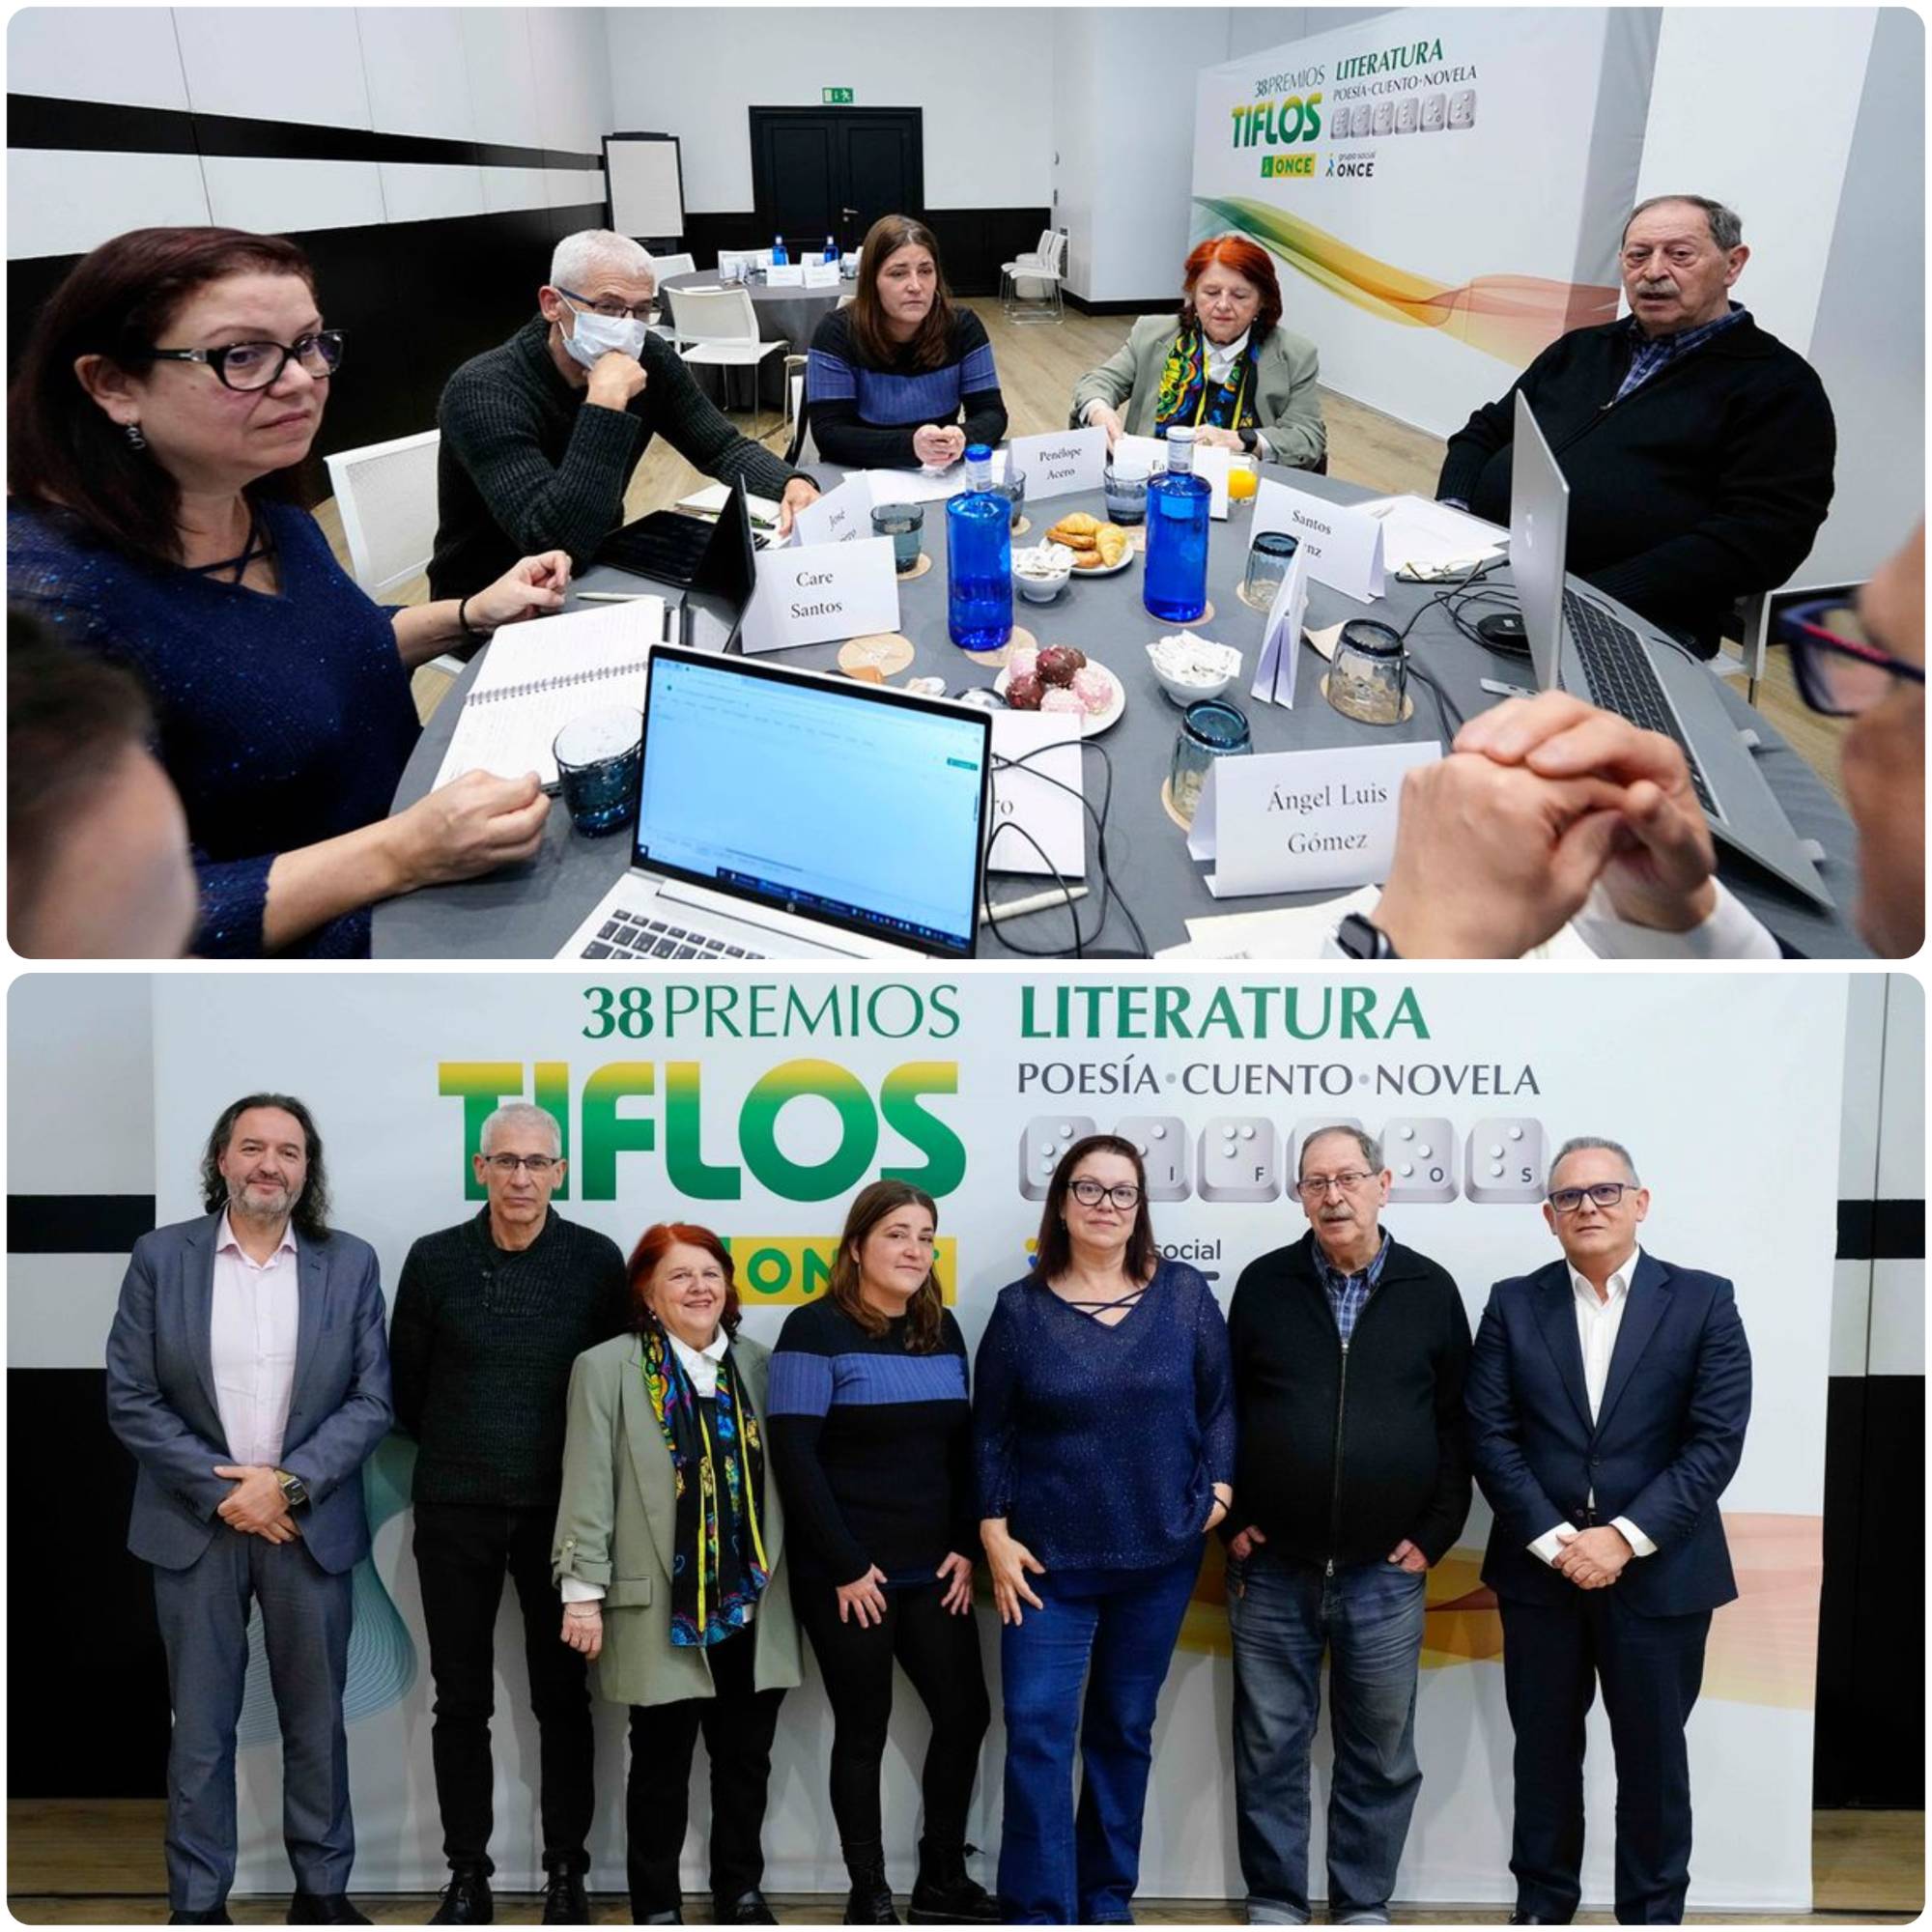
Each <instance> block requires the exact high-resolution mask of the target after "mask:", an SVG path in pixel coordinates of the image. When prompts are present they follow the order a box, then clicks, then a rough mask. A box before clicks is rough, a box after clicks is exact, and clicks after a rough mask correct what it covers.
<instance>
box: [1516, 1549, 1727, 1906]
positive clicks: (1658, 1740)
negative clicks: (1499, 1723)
mask: <svg viewBox="0 0 1932 1932" xmlns="http://www.w3.org/2000/svg"><path fill="white" fill-rule="evenodd" d="M1637 1560H1638V1561H1641V1560H1642V1559H1641V1558H1639V1559H1637ZM1499 1603H1500V1606H1501V1610H1502V1620H1503V1690H1504V1695H1505V1696H1506V1697H1507V1699H1508V1702H1509V1714H1510V1722H1511V1723H1512V1724H1513V1725H1514V1726H1515V1727H1516V1829H1515V1833H1514V1837H1513V1841H1512V1845H1511V1852H1510V1870H1511V1871H1513V1872H1514V1873H1515V1874H1516V1885H1517V1894H1516V1895H1517V1909H1518V1910H1519V1911H1520V1912H1525V1913H1534V1914H1535V1915H1536V1916H1537V1917H1538V1918H1543V1919H1547V1920H1548V1921H1550V1922H1552V1923H1555V1924H1567V1923H1568V1922H1569V1920H1570V1918H1571V1917H1572V1915H1573V1914H1574V1913H1575V1912H1576V1910H1577V1901H1578V1900H1579V1899H1580V1897H1581V1896H1582V1888H1581V1884H1580V1881H1579V1873H1580V1870H1581V1867H1582V1862H1583V1740H1584V1731H1583V1719H1584V1718H1585V1716H1586V1715H1587V1714H1588V1712H1589V1709H1590V1704H1591V1701H1592V1699H1593V1698H1594V1696H1595V1694H1596V1687H1597V1684H1598V1683H1599V1682H1601V1683H1602V1685H1603V1688H1604V1711H1605V1715H1606V1716H1607V1717H1608V1719H1609V1720H1610V1747H1611V1749H1612V1750H1613V1751H1614V1752H1615V1754H1616V1765H1617V1844H1616V1910H1617V1922H1618V1923H1619V1924H1622V1925H1675V1924H1678V1923H1681V1922H1682V1920H1683V1918H1684V1894H1685V1890H1686V1889H1687V1888H1688V1886H1689V1885H1690V1758H1689V1755H1688V1753H1687V1752H1686V1750H1685V1746H1684V1725H1685V1721H1686V1719H1688V1718H1689V1717H1690V1707H1691V1706H1692V1705H1693V1704H1694V1703H1696V1701H1697V1691H1698V1689H1699V1687H1700V1686H1701V1685H1702V1683H1703V1679H1704V1640H1705V1638H1706V1637H1707V1636H1708V1635H1709V1634H1710V1631H1711V1613H1710V1611H1709V1610H1699V1611H1695V1612H1693V1613H1692V1614H1690V1615H1689V1616H1679V1617H1644V1616H1638V1615H1637V1613H1636V1612H1635V1611H1634V1610H1633V1609H1631V1608H1630V1607H1629V1605H1627V1604H1626V1603H1625V1602H1624V1600H1623V1599H1622V1598H1621V1597H1620V1596H1619V1595H1618V1594H1617V1586H1616V1585H1615V1584H1614V1583H1612V1584H1611V1585H1609V1587H1608V1588H1607V1589H1603V1590H1577V1591H1574V1592H1573V1593H1572V1594H1571V1596H1570V1597H1569V1598H1568V1599H1566V1600H1565V1601H1564V1602H1562V1603H1560V1604H1550V1605H1545V1604H1528V1603H1521V1602H1518V1601H1513V1600H1512V1599H1510V1598H1508V1597H1504V1598H1501V1599H1500V1600H1499Z"/></svg>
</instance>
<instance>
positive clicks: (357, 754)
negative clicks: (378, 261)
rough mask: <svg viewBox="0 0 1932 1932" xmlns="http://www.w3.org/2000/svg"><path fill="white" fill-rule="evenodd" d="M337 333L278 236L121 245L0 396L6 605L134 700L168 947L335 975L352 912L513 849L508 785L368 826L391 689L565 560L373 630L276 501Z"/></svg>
mask: <svg viewBox="0 0 1932 1932" xmlns="http://www.w3.org/2000/svg"><path fill="white" fill-rule="evenodd" d="M341 359H342V337H341V335H340V334H339V333H338V332H337V331H335V330H332V329H329V328H327V327H325V326H324V323H323V318H322V314H321V306H320V300H319V298H318V296H317V293H316V287H315V277H314V273H313V270H311V269H310V267H309V264H308V260H307V258H306V257H305V256H304V255H303V254H302V253H301V251H300V250H299V249H298V248H297V247H296V246H295V245H294V243H292V242H290V241H283V240H281V239H279V238H277V237H273V236H261V235H244V234H241V233H239V232H238V231H236V230H233V229H224V228H143V229H137V230H135V231H133V232H132V233H131V234H128V235H123V236H120V237H118V238H117V239H116V240H114V241H108V242H104V243H103V244H102V245H101V246H100V247H99V248H97V249H95V250H94V252H93V253H92V254H91V255H88V256H86V257H85V258H84V259H83V260H82V261H81V262H80V263H79V264H78V265H77V266H76V267H75V268H74V270H73V271H72V272H71V274H70V275H69V276H68V278H67V279H66V281H65V282H63V283H62V284H61V286H60V288H59V289H58V290H57V291H56V292H55V294H54V296H53V298H52V299H51V300H50V301H49V302H48V303H47V305H46V306H45V307H44V308H43V310H42V311H41V313H40V316H39V318H38V320H37V322H36V324H35V327H34V330H33V334H32V336H31V337H30V339H29V341H28V344H27V348H26V351H25V354H24V355H23V357H22V360H21V365H20V370H19V374H18V376H17V377H16V379H15V381H14V387H13V391H12V393H11V395H10V398H9V404H8V458H7V463H8V476H7V482H8V490H9V493H10V496H11V498H12V500H11V501H10V503H9V505H8V513H7V595H8V598H9V600H10V601H11V602H13V603H15V604H23V605H26V606H28V607H30V608H32V609H33V610H35V611H38V612H39V613H40V614H41V615H42V616H43V618H45V619H46V620H47V621H48V622H49V623H50V624H51V625H52V626H53V628H54V631H55V634H56V635H57V636H59V637H62V638H65V639H68V640H69V641H70V642H72V643H75V644H78V645H81V646H84V647H87V648H91V649H94V650H97V651H99V652H101V653H103V654H105V655H108V656H112V657H115V658H118V659H119V660H121V661H122V662H123V663H125V664H127V665H128V666H129V667H130V668H132V669H134V670H135V671H136V672H138V673H139V674H140V676H141V677H142V678H143V679H144V680H145V682H146V684H147V686H148V689H149V691H150V693H151V694H152V696H153V698H154V701H155V709H156V717H157V721H158V732H159V743H158V747H157V749H158V752H159V755H160V758H161V762H162V763H163V764H164V765H165V766H166V768H167V772H168V776H169V777H170V778H171V779H172V780H173V781H174V783H175V787H176V789H177V790H178V791H179V792H180V793H181V796H182V802H183V804H184V806H185V808H186V811H187V818H188V830H189V835H190V837H191V838H192V840H193V843H194V849H195V861H196V869H197V873H198V876H199V881H200V887H201V920H200V925H199V929H198V931H197V934H196V938H195V950H196V951H197V952H203V953H212V954H230V955H241V956H248V955H254V954H260V953H264V952H303V953H307V954H310V955H312V956H320V957H345V956H351V955H355V954H360V953H366V952H368V950H369V910H368V909H369V907H370V905H371V904H372V903H373V902H374V901H375V900H377V899H381V898H386V897H389V896H391V895H394V894H397V893H403V892H409V891H412V890H413V889H414V888H415V887H417V886H422V885H429V884H433V883H436V882H438V881H441V880H447V879H458V878H468V877H470V876H473V875H474V874H476V873H478V872H484V871H488V870H490V869H492V868H493V867H497V866H499V865H503V864H505V863H507V862H509V861H512V860H517V859H523V858H526V857H528V856H529V855H530V854H531V853H532V852H534V851H535V850H536V848H537V846H538V844H539V843H540V841H541V839H542V836H543V819H544V813H545V810H546V809H547V802H546V801H545V799H544V797H543V795H542V793H541V792H540V791H539V790H538V788H537V784H536V780H535V776H534V774H530V775H526V776H525V777H522V778H518V779H514V780H505V779H497V778H491V777H487V776H484V775H482V774H472V775H471V776H469V777H468V778H465V779H462V780H460V781H457V782H456V783H455V784H451V785H445V786H443V787H441V788H440V790H438V791H435V792H432V793H431V794H430V795H429V796H428V797H427V798H425V799H423V800H422V801H421V802H420V803H419V804H417V805H414V806H412V807H411V808H410V809H409V810H407V811H404V812H401V813H399V814H397V816H396V817H394V818H389V817H388V816H387V812H388V809H389V802H390V800H391V798H392V797H393V796H394V794H395V788H396V782H397V781H398V779H399V778H400V777H401V776H402V771H403V767H404V765H405V763H406V762H407V761H408V759H409V755H410V753H411V750H412V748H413V746H414V744H415V740H416V734H417V729H418V726H417V722H416V715H415V707H414V704H413V702H412V698H411V696H410V672H411V670H412V668H414V667H415V666H417V665H420V664H424V663H426V662H427V661H428V660H429V659H431V658H432V657H434V656H436V655H437V653H438V652H440V651H441V650H443V649H445V648H446V647H447V646H448V645H449V644H450V643H451V642H453V641H455V640H456V639H461V638H466V637H472V636H474V635H475V634H477V633H480V632H484V631H489V630H493V629H495V628H496V627H497V626H498V625H501V624H507V623H513V622H515V621H517V620H518V619H520V618H524V617H528V616H532V615H534V614H536V613H537V612H538V611H549V610H554V609H556V608H557V607H558V606H559V605H560V604H561V603H562V602H563V591H564V585H565V583H566V582H568V577H569V561H568V559H567V558H566V557H565V556H564V555H563V554H561V553H560V552H553V553H550V554H546V555H544V556H538V557H526V558H524V559H523V561H521V562H520V563H519V564H518V565H517V566H516V568H515V569H514V570H512V571H510V572H509V573H508V574H507V575H505V576H504V577H502V578H501V579H499V580H498V581H497V582H496V583H493V584H492V585H490V586H489V588H488V589H486V590H482V591H480V592H478V593H477V594H476V595H474V596H472V597H470V598H469V600H468V601H467V606H466V605H465V604H461V603H458V602H456V601H455V600H449V601H446V602H443V603H440V604H429V605H422V606H418V607H415V608H413V609H405V610H395V611H384V610H382V609H380V608H379V607H378V606H377V605H375V604H373V603H371V602H370V600H369V599H368V598H367V597H366V596H364V595H363V593H362V592H361V591H360V590H359V589H357V588H356V586H355V583H354V582H352V581H351V580H350V579H349V578H348V577H347V576H346V575H345V574H344V573H343V571H342V570H341V568H340V567H339V566H338V565H337V564H336V562H335V560H334V558H333V556H332V555H331V554H330V552H329V549H328V545H327V542H326V541H325V540H324V538H323V535H322V532H321V530H320V529H319V528H318V527H317V526H316V524H315V522H314V520H313V519H312V518H311V517H310V516H309V515H308V514H307V513H306V512H305V511H303V510H302V509H301V508H300V507H299V506H298V504H297V503H296V501H295V500H294V484H295V480H296V469H297V466H298V465H299V464H300V463H301V462H302V461H303V459H304V458H305V457H306V456H307V455H308V453H309V449H310V446H311V445H312V444H313V442H314V441H315V438H316V433H317V431H318V429H319V428H320V426H321V422H322V412H323V406H324V404H325V402H326V401H327V396H328V388H329V382H330V379H331V378H332V377H333V375H334V373H335V371H336V369H337V368H338V367H339V366H340V363H341Z"/></svg>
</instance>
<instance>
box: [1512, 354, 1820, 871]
mask: <svg viewBox="0 0 1932 1932" xmlns="http://www.w3.org/2000/svg"><path fill="white" fill-rule="evenodd" d="M1569 528H1570V486H1569V484H1568V483H1566V482H1565V481H1564V480H1563V472H1562V470H1561V469H1558V468H1557V467H1556V459H1555V457H1554V456H1552V455H1551V454H1550V450H1549V444H1548V442H1547V441H1546V440H1544V435H1543V432H1542V430H1541V429H1540V428H1538V426H1537V421H1536V417H1535V415H1534V414H1533V413H1532V412H1531V411H1530V407H1529V404H1528V402H1527V400H1526V399H1525V398H1524V396H1523V394H1522V391H1521V390H1520V389H1519V390H1518V391H1517V398H1516V447H1515V451H1514V458H1513V461H1512V464H1511V482H1510V571H1511V574H1512V575H1513V576H1514V578H1515V579H1516V588H1517V595H1518V597H1519V598H1520V601H1521V606H1522V628H1523V634H1524V636H1525V638H1526V639H1528V642H1529V656H1530V662H1531V664H1532V665H1533V666H1534V668H1535V670H1536V683H1537V688H1538V690H1540V691H1570V692H1574V693H1575V694H1576V695H1577V696H1579V697H1586V698H1588V699H1589V701H1590V702H1591V703H1592V704H1594V705H1596V706H1598V707H1599V708H1600V709H1601V710H1605V711H1614V712H1616V713H1617V714H1618V715H1619V716H1621V717H1624V718H1628V719H1629V720H1630V721H1631V723H1632V724H1633V725H1641V726H1642V727H1643V728H1644V729H1645V730H1648V731H1662V733H1663V734H1664V735H1665V736H1666V737H1669V738H1674V739H1675V740H1676V741H1677V743H1678V745H1679V746H1680V747H1681V748H1682V750H1683V752H1684V755H1685V757H1686V758H1687V759H1688V760H1689V761H1690V777H1691V782H1692V783H1693V784H1694V785H1695V786H1696V788H1697V798H1698V801H1699V803H1700V804H1702V806H1703V808H1704V815H1705V817H1706V818H1708V819H1709V820H1710V824H1711V831H1712V834H1713V835H1714V836H1715V837H1716V838H1719V839H1721V840H1723V841H1724V843H1726V844H1727V845H1730V846H1733V847H1734V848H1735V849H1736V850H1738V851H1740V852H1742V853H1743V854H1744V855H1745V857H1746V858H1747V859H1751V860H1754V861H1755V862H1756V863H1757V864H1758V865H1760V866H1762V867H1764V868H1765V869H1766V870H1767V871H1769V872H1772V873H1774V874H1775V875H1776V877H1778V878H1780V879H1782V880H1783V881H1784V882H1785V884H1787V885H1789V886H1791V887H1793V888H1794V889H1795V890H1796V891H1798V892H1800V893H1803V894H1804V896H1805V897H1806V898H1808V899H1812V900H1814V901H1816V903H1817V904H1819V905H1821V906H1829V905H1831V904H1832V895H1831V894H1830V893H1829V892H1828V891H1827V890H1826V889H1825V882H1824V880H1823V879H1821V878H1820V877H1819V876H1818V868H1817V867H1816V866H1815V865H1814V864H1813V863H1812V861H1811V855H1810V853H1809V851H1808V850H1807V849H1806V847H1805V844H1804V840H1803V839H1801V838H1799V836H1798V834H1797V833H1796V832H1795V831H1793V829H1792V826H1791V821H1790V820H1789V819H1788V818H1786V817H1785V815H1784V809H1783V807H1782V806H1780V805H1779V804H1778V802H1777V800H1776V797H1775V796H1774V795H1773V793H1772V789H1771V786H1770V785H1769V784H1767V783H1766V782H1765V778H1764V774H1763V773H1762V772H1760V771H1759V770H1758V768H1757V766H1756V764H1755V763H1754V762H1753V760H1752V757H1751V753H1750V751H1749V749H1748V747H1747V745H1746V744H1745V741H1744V739H1743V737H1742V736H1740V734H1739V731H1738V726H1737V725H1736V724H1735V723H1734V722H1733V721H1732V719H1731V715H1730V713H1729V712H1728V711H1726V710H1725V708H1724V703H1723V699H1722V697H1721V696H1720V694H1719V689H1718V683H1717V679H1716V677H1715V676H1714V675H1713V673H1712V672H1711V671H1710V670H1709V669H1707V668H1705V666H1704V665H1702V664H1701V663H1699V662H1697V661H1696V660H1695V659H1693V658H1690V657H1689V656H1687V655H1686V654H1685V653H1684V652H1682V651H1679V650H1676V649H1674V648H1673V647H1672V646H1671V645H1669V644H1666V643H1660V642H1654V641H1651V640H1647V639H1644V638H1642V637H1640V636H1639V635H1638V634H1637V633H1636V632H1635V631H1634V630H1632V628H1631V627H1630V626H1629V625H1628V624H1626V623H1625V622H1624V621H1623V620H1622V619H1621V618H1619V617H1614V616H1612V615H1611V614H1610V612H1609V611H1607V610H1606V609H1605V607H1604V606H1603V605H1602V604H1600V603H1597V602H1595V601H1594V600H1592V599H1591V598H1590V597H1589V596H1588V595H1586V594H1584V593H1582V592H1579V591H1578V590H1577V588H1576V587H1575V586H1574V585H1571V584H1568V583H1566V582H1565V581H1564V575H1563V569H1564V558H1565V555H1566V554H1567V550H1568V538H1569Z"/></svg>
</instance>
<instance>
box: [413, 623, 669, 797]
mask: <svg viewBox="0 0 1932 1932" xmlns="http://www.w3.org/2000/svg"><path fill="white" fill-rule="evenodd" d="M665 614H666V613H665V602H664V599H663V598H662V597H638V598H634V599H632V601H631V602H629V603H628V604H612V605H611V606H609V607H608V608H606V609H603V610H596V611H571V612H569V613H568V614H567V615H564V616H561V617H535V618H532V619H530V620H529V621H528V622H527V623H523V624H517V625H514V626H512V627H510V628H508V629H506V630H501V631H498V632H497V635H496V637H495V638H494V639H492V640H491V644H490V648H489V650H488V652H486V653H485V655H484V659H483V664H482V668H480V669H479V670H478V671H477V673H476V681H475V682H474V683H473V684H472V685H471V686H470V687H469V692H468V693H467V694H466V696H465V697H464V700H463V714H462V716H461V717H459V718H458V719H457V721H456V731H455V734H454V735H453V736H452V737H451V739H450V741H449V750H448V751H447V752H445V753H443V759H442V764H441V767H440V769H439V771H438V772H437V775H436V781H437V783H438V784H440V785H445V784H448V783H449V782H450V781H451V780H452V779H460V778H461V777H463V775H464V774H465V773H466V772H479V771H480V772H494V773H495V774H496V775H497V777H498V778H519V777H521V776H522V775H523V774H524V773H525V772H535V773H536V775H537V777H538V778H539V779H540V780H541V781H543V784H544V786H545V788H546V789H549V788H551V787H553V786H554V785H555V783H556V755H555V753H554V750H553V749H552V748H553V747H554V745H555V743H556V734H557V733H558V732H559V731H561V730H562V729H563V727H564V726H565V725H568V724H569V723H570V721H571V720H572V719H573V718H577V717H581V716H582V714H583V713H584V712H586V711H602V710H605V709H607V708H610V707H621V708H623V709H626V710H632V711H636V712H638V713H639V716H641V715H642V712H643V708H644V683H645V679H646V678H647V676H648V675H649V667H650V656H651V646H652V645H653V644H660V643H663V642H664V641H665V640H666V631H665Z"/></svg>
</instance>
